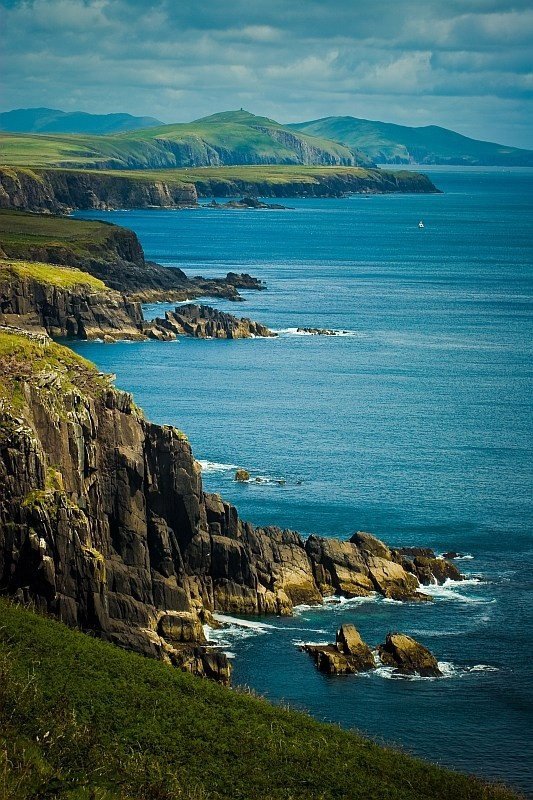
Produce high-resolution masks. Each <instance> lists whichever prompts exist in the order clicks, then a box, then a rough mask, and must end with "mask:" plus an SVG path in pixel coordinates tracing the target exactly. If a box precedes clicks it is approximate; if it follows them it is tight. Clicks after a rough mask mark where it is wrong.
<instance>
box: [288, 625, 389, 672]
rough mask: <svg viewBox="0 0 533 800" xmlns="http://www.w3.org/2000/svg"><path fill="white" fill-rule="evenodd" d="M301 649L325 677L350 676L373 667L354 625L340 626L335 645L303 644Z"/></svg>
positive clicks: (368, 649) (367, 649)
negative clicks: (311, 657)
mask: <svg viewBox="0 0 533 800" xmlns="http://www.w3.org/2000/svg"><path fill="white" fill-rule="evenodd" d="M303 649H304V650H305V651H306V652H308V653H310V654H311V655H312V656H313V659H314V661H315V664H316V666H317V668H318V670H319V671H320V672H324V673H325V674H326V675H352V674H354V673H356V672H366V671H367V670H370V669H374V667H375V663H374V657H373V655H372V651H371V650H370V647H369V646H368V645H367V644H366V643H365V642H364V641H363V640H362V638H361V636H360V634H359V632H358V631H357V629H356V628H355V626H354V625H347V624H345V625H341V627H340V629H339V630H338V631H337V635H336V638H335V644H305V645H304V646H303Z"/></svg>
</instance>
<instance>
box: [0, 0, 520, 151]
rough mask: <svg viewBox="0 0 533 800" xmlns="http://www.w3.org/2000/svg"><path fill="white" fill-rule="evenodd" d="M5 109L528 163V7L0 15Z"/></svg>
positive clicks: (385, 5)
mask: <svg viewBox="0 0 533 800" xmlns="http://www.w3.org/2000/svg"><path fill="white" fill-rule="evenodd" d="M0 14H1V27H2V30H3V34H2V42H0V44H1V45H2V46H1V48H0V49H1V55H0V58H1V59H2V64H1V68H2V74H3V80H4V87H3V92H2V97H1V102H2V106H3V108H4V109H8V108H13V107H21V106H37V105H41V106H42V105H48V106H53V107H59V108H64V109H66V110H72V109H75V108H76V109H78V108H79V109H83V110H87V111H93V112H97V111H98V112H109V111H116V110H124V111H129V112H130V113H138V114H150V115H153V116H158V117H160V118H161V119H163V120H164V121H168V122H170V121H179V120H190V119H193V118H196V117H199V116H203V115H205V114H210V113H214V112H215V111H219V110H225V109H229V108H238V107H240V106H243V107H246V108H249V109H250V110H251V111H254V112H255V113H260V114H266V115H267V116H270V117H275V118H278V119H280V120H281V121H292V120H302V119H309V118H316V117H319V116H330V115H335V114H353V115H354V116H363V117H368V118H374V119H376V118H378V119H380V118H381V119H385V120H387V121H392V122H399V123H402V124H429V123H436V124H440V125H445V126H447V127H451V128H455V129H459V130H460V131H461V132H463V133H466V134H467V135H471V136H477V137H479V138H490V139H493V140H501V141H504V142H506V143H509V144H518V145H521V146H526V147H528V146H529V147H533V141H532V140H531V131H530V125H529V120H530V119H531V118H532V116H533V113H532V112H533V72H532V68H531V64H532V61H533V59H532V49H531V44H530V43H531V41H532V39H533V10H531V9H530V3H529V2H525V1H524V0H509V2H503V1H502V0H447V1H446V0H425V2H424V3H421V2H420V0H396V1H394V0H374V2H368V0H328V2H325V0H268V1H267V0H254V1H253V2H251V0H233V2H232V3H231V4H229V5H228V3H227V0H210V2H203V3H202V2H200V3H199V2H198V1H197V0H196V2H192V0H181V2H175V0H0Z"/></svg>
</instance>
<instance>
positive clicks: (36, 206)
mask: <svg viewBox="0 0 533 800" xmlns="http://www.w3.org/2000/svg"><path fill="white" fill-rule="evenodd" d="M196 202H197V196H196V189H195V188H194V185H193V184H187V183H174V184H167V183H165V182H163V181H144V180H135V179H134V178H128V177H126V176H123V175H105V174H99V173H94V172H82V171H77V172H75V171H69V170H39V172H35V171H33V170H28V169H13V168H11V167H4V168H2V169H0V208H19V209H24V210H30V211H41V212H42V211H49V212H53V213H62V212H65V211H69V210H72V209H76V208H80V209H93V208H94V209H100V210H103V209H112V208H150V207H157V208H179V207H182V206H194V205H196Z"/></svg>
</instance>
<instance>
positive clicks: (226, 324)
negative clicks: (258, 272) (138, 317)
mask: <svg viewBox="0 0 533 800" xmlns="http://www.w3.org/2000/svg"><path fill="white" fill-rule="evenodd" d="M143 330H144V333H145V334H146V335H147V336H150V337H151V338H153V339H172V338H173V339H175V338H176V337H177V336H192V337H194V338H196V339H250V338H251V337H255V336H260V337H265V336H267V337H268V336H276V335H277V334H275V333H273V332H272V331H271V330H269V329H268V328H267V327H265V325H261V323H260V322H253V321H252V320H251V319H247V318H246V317H243V318H240V319H239V318H238V317H234V316H233V315H232V314H227V313H226V312H225V311H219V310H218V309H215V308H211V306H198V305H194V304H187V305H183V306H178V307H177V308H176V310H175V311H167V312H166V314H165V317H164V319H163V318H161V317H156V319H154V320H153V321H152V322H147V323H145V325H144V328H143Z"/></svg>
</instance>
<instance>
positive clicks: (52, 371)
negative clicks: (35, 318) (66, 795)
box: [0, 329, 109, 798]
mask: <svg viewBox="0 0 533 800" xmlns="http://www.w3.org/2000/svg"><path fill="white" fill-rule="evenodd" d="M25 383H30V384H32V385H35V386H37V387H39V386H40V385H41V384H42V386H43V387H44V388H45V389H46V390H47V392H46V394H47V396H49V397H51V398H52V399H53V400H56V401H57V406H58V411H63V401H64V397H65V395H66V393H68V392H71V391H77V392H79V391H82V390H88V391H89V393H90V394H93V393H94V391H95V390H96V391H100V390H102V389H104V388H106V387H107V386H109V381H107V380H106V379H105V378H104V377H103V376H102V375H101V374H100V373H99V372H98V370H97V369H96V367H95V366H94V364H91V362H90V361H87V360H86V359H85V358H82V357H81V356H79V355H77V354H76V353H74V352H73V351H72V350H70V349H69V348H68V347H63V345H60V344H56V343H55V342H52V341H48V342H47V343H46V345H43V344H41V343H40V341H39V339H38V337H35V336H32V335H31V334H27V335H24V334H22V333H15V332H10V331H7V330H5V329H4V330H2V329H0V410H1V409H2V408H3V409H5V410H7V411H10V412H12V413H15V414H17V413H20V411H21V410H22V409H23V407H24V405H25V398H24V394H23V385H24V384H25ZM52 390H53V391H52ZM0 798H1V795H0Z"/></svg>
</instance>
